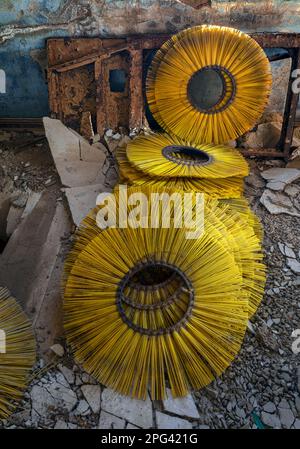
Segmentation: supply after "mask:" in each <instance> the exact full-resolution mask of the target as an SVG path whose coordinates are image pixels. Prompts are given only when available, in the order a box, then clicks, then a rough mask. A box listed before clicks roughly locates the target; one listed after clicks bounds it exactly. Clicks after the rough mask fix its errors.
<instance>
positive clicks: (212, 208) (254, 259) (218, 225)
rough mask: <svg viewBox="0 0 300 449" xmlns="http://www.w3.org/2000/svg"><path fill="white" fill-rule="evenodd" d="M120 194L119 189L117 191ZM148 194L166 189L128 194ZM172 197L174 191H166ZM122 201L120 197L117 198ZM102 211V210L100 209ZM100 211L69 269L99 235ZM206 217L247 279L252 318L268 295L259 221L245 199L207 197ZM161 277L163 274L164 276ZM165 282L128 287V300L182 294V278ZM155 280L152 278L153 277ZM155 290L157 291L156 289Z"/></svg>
mask: <svg viewBox="0 0 300 449" xmlns="http://www.w3.org/2000/svg"><path fill="white" fill-rule="evenodd" d="M115 191H116V194H117V191H118V186H117V187H116V189H115ZM139 192H146V194H147V195H149V194H150V193H153V192H158V193H161V192H162V190H161V189H160V187H158V186H157V185H154V186H143V187H142V188H140V187H132V188H129V189H128V195H130V194H132V193H139ZM164 192H167V193H169V194H172V193H174V192H175V191H174V190H170V189H164ZM116 198H117V199H118V195H117V196H116ZM99 208H100V207H99ZM99 208H96V209H94V210H93V211H91V213H90V214H89V216H88V217H87V218H86V219H85V220H84V222H83V223H82V227H81V228H80V229H79V231H78V234H77V238H76V240H75V244H74V251H73V252H72V253H71V255H70V256H69V258H70V260H69V261H68V263H67V266H71V265H72V264H73V262H74V254H77V252H78V249H80V248H81V247H82V245H84V244H86V243H87V242H88V240H87V239H89V240H92V239H93V238H94V237H96V236H97V234H98V233H99V228H97V225H96V215H97V211H98V210H99ZM204 213H205V216H206V217H207V219H208V220H209V222H210V223H212V224H213V225H214V227H215V232H216V233H218V235H219V237H220V239H223V238H224V237H225V238H226V241H225V242H224V245H227V249H228V251H231V252H232V253H233V255H234V258H235V261H236V263H237V264H238V265H239V268H240V270H241V273H242V275H243V280H244V286H243V290H244V294H245V295H247V298H248V301H249V317H251V316H252V315H253V314H254V313H255V311H256V310H257V308H258V306H259V304H260V302H261V300H262V298H263V293H264V286H265V266H264V264H263V262H262V259H263V254H262V251H261V237H260V235H257V234H258V233H257V223H259V222H258V221H257V219H256V220H255V218H256V216H255V215H254V214H253V212H252V211H251V210H250V208H249V206H248V203H247V201H246V200H244V199H237V200H234V199H233V200H221V201H216V200H213V199H211V198H210V197H207V198H206V200H205V212H204ZM160 276H161V275H160ZM164 276H165V277H166V278H165V277H164V278H163V279H162V280H163V281H164V282H162V284H161V283H158V284H157V285H156V286H153V285H147V284H146V283H144V284H143V285H142V284H141V283H140V282H139V283H138V284H135V285H131V286H128V290H126V292H125V293H126V296H127V297H134V298H135V299H137V298H138V297H139V300H140V301H141V302H142V303H143V304H144V303H145V304H152V303H154V302H155V301H158V300H159V298H160V300H161V299H162V298H163V299H164V300H167V299H168V298H170V297H172V296H173V295H174V294H175V293H178V291H180V286H181V284H180V283H179V281H178V279H176V277H175V279H173V278H172V277H171V278H170V279H169V277H167V276H166V274H165V273H164ZM150 279H151V277H150ZM154 287H155V288H154Z"/></svg>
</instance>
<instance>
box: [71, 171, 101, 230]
mask: <svg viewBox="0 0 300 449" xmlns="http://www.w3.org/2000/svg"><path fill="white" fill-rule="evenodd" d="M102 181H103V184H96V185H92V186H84V187H72V188H67V189H64V192H65V194H66V197H67V200H68V203H69V207H70V211H71V214H72V218H73V222H74V224H75V225H76V226H79V225H80V223H81V222H82V220H83V219H84V218H85V217H86V216H87V215H88V213H89V212H90V211H91V209H94V208H95V207H96V200H97V197H98V195H99V193H102V192H106V191H109V190H110V189H108V188H105V187H104V182H105V177H104V175H102Z"/></svg>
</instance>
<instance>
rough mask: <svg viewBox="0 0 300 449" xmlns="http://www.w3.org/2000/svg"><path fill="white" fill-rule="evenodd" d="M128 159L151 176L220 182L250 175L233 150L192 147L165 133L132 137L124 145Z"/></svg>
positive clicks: (187, 142)
mask: <svg viewBox="0 0 300 449" xmlns="http://www.w3.org/2000/svg"><path fill="white" fill-rule="evenodd" d="M127 157H128V160H129V162H130V163H131V164H132V165H133V166H134V167H135V168H137V169H138V170H141V171H143V172H144V173H146V174H148V175H150V176H161V177H168V178H175V177H190V178H201V179H216V178H217V179H221V178H230V177H237V176H247V175H248V174H249V167H248V164H247V162H246V160H245V159H244V157H243V156H242V155H241V154H240V153H239V152H238V151H237V150H234V149H233V148H230V147H226V146H224V145H212V144H210V145H209V144H206V145H204V144H193V143H191V142H189V141H184V140H183V139H180V138H178V137H171V136H169V135H168V134H151V135H150V136H139V137H137V138H135V139H134V140H132V141H131V142H130V143H129V144H128V145H127Z"/></svg>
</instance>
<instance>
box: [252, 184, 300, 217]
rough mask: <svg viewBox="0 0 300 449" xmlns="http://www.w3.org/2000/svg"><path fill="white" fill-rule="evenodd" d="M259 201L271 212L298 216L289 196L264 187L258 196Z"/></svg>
mask: <svg viewBox="0 0 300 449" xmlns="http://www.w3.org/2000/svg"><path fill="white" fill-rule="evenodd" d="M260 202H261V204H263V205H264V206H265V208H266V209H267V210H268V211H269V212H270V213H271V214H274V215H277V214H287V215H292V216H294V217H300V213H299V211H298V210H297V209H296V208H295V207H294V205H293V203H292V202H291V200H290V199H289V197H288V196H286V195H284V194H283V193H280V192H276V193H275V192H272V191H271V190H269V189H266V190H265V191H264V192H263V194H262V196H261V198H260Z"/></svg>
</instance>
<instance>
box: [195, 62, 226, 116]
mask: <svg viewBox="0 0 300 449" xmlns="http://www.w3.org/2000/svg"><path fill="white" fill-rule="evenodd" d="M223 95H224V78H223V76H222V73H221V72H220V71H218V70H215V69H212V68H209V67H208V68H204V69H202V70H199V71H198V72H196V73H195V74H194V75H193V76H192V77H191V79H190V81H189V84H188V97H189V100H190V102H191V104H192V105H193V106H194V107H195V108H197V109H200V110H204V111H207V110H209V109H211V108H213V107H214V106H216V105H217V104H218V103H220V101H221V100H222V98H223Z"/></svg>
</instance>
